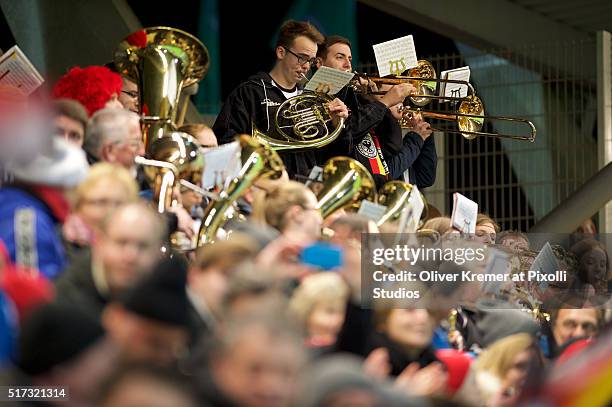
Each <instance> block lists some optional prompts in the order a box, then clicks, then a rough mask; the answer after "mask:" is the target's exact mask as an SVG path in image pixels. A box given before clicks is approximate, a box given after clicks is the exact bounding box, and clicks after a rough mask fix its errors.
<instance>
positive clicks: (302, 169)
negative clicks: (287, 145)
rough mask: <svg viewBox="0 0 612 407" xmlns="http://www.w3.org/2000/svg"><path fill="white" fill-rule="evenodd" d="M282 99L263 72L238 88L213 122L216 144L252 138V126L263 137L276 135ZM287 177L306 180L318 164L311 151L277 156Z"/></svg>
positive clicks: (280, 92)
mask: <svg viewBox="0 0 612 407" xmlns="http://www.w3.org/2000/svg"><path fill="white" fill-rule="evenodd" d="M285 100H287V98H285V95H284V94H283V92H282V91H281V90H280V89H279V88H278V87H276V86H274V85H273V84H272V78H271V77H270V75H269V74H267V73H266V72H259V73H257V74H255V75H253V76H251V77H250V78H249V79H247V81H246V82H243V83H241V84H240V85H238V87H237V88H236V89H234V90H233V91H232V92H231V93H230V94H229V96H228V97H227V100H226V101H225V103H224V104H223V108H222V109H221V112H220V113H219V115H218V116H217V120H215V124H214V125H213V128H212V129H213V131H214V133H215V135H216V136H217V140H218V141H219V144H227V143H230V142H232V141H234V138H235V136H236V135H239V134H251V132H252V129H253V125H255V126H256V127H257V128H258V129H259V130H260V131H262V132H263V133H265V134H268V135H271V134H274V133H275V128H274V118H275V116H276V111H277V110H278V107H279V106H280V105H281V104H282V103H283V102H284V101H285ZM279 155H280V156H281V158H282V159H283V162H284V164H285V168H286V169H287V173H288V174H289V177H291V178H294V177H295V176H296V175H302V176H308V174H309V173H310V170H311V168H312V167H313V166H315V165H316V163H317V160H316V156H315V152H314V151H313V150H309V151H302V152H280V153H279Z"/></svg>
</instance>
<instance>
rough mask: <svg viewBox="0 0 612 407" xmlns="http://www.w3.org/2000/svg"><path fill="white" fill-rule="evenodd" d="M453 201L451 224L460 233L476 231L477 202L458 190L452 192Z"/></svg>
mask: <svg viewBox="0 0 612 407" xmlns="http://www.w3.org/2000/svg"><path fill="white" fill-rule="evenodd" d="M453 202H454V203H453V214H452V215H451V226H452V227H454V228H455V229H457V230H459V231H460V232H461V233H476V217H477V216H478V204H477V203H476V202H474V201H472V200H471V199H469V198H467V197H465V196H463V195H461V194H460V193H459V192H455V193H454V194H453Z"/></svg>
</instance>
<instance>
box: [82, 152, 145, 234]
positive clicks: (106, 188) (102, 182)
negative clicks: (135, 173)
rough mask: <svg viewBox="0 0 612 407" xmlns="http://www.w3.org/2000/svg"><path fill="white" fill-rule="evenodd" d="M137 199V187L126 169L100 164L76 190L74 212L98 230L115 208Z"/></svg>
mask: <svg viewBox="0 0 612 407" xmlns="http://www.w3.org/2000/svg"><path fill="white" fill-rule="evenodd" d="M137 199H138V185H137V184H136V181H135V180H134V178H132V176H131V175H130V173H129V172H128V171H127V170H126V169H125V168H123V167H120V166H118V165H114V164H110V163H97V164H94V165H93V166H91V169H90V171H89V174H88V175H87V178H85V180H84V181H83V182H82V183H81V184H79V186H78V187H77V189H76V194H75V212H76V213H77V214H78V215H79V217H80V218H81V219H82V220H83V221H84V222H85V224H86V225H87V226H89V227H90V228H92V229H94V230H95V229H98V228H99V227H100V225H101V224H102V221H103V220H104V218H106V216H107V215H108V214H109V213H110V212H111V211H112V210H113V209H114V208H116V207H118V206H120V205H123V204H125V203H128V202H135V201H136V200H137Z"/></svg>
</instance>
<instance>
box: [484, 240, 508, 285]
mask: <svg viewBox="0 0 612 407" xmlns="http://www.w3.org/2000/svg"><path fill="white" fill-rule="evenodd" d="M508 273H510V256H508V254H507V253H504V252H502V251H501V250H497V249H490V250H489V258H488V260H487V266H486V269H485V274H497V275H505V274H508ZM504 284H505V282H504V281H497V280H491V281H486V282H484V283H483V285H482V289H483V291H484V292H485V293H490V294H498V293H499V291H500V289H501V288H502V287H503V285H504Z"/></svg>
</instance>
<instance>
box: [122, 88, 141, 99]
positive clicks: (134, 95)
mask: <svg viewBox="0 0 612 407" xmlns="http://www.w3.org/2000/svg"><path fill="white" fill-rule="evenodd" d="M121 93H125V94H126V95H128V96H129V97H131V98H132V99H138V92H136V91H134V90H122V91H121Z"/></svg>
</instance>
